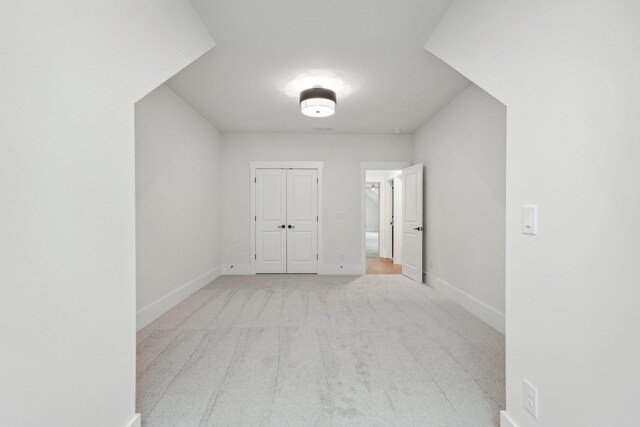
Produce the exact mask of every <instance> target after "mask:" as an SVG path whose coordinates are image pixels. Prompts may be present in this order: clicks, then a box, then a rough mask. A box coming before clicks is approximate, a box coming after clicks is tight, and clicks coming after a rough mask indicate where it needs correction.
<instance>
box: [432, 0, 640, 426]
mask: <svg viewBox="0 0 640 427" xmlns="http://www.w3.org/2000/svg"><path fill="white" fill-rule="evenodd" d="M639 20H640V3H638V2H637V1H623V0H607V1H604V0H603V1H551V0H547V1H537V2H515V1H513V2H512V1H504V0H487V1H484V2H477V1H475V0H465V1H459V0H454V2H453V3H452V6H451V7H450V9H449V11H448V12H447V14H446V15H445V17H444V19H443V21H442V22H441V24H440V26H439V27H438V29H437V30H436V32H435V33H434V35H433V37H432V38H431V40H430V41H429V43H428V44H427V48H428V50H430V51H431V52H432V53H434V54H435V55H437V56H439V57H440V58H441V59H443V60H444V61H445V62H447V63H449V64H450V65H451V66H453V67H454V68H456V69H458V70H459V71H460V72H461V73H463V74H464V75H466V76H467V77H468V78H470V79H471V80H472V81H474V82H476V83H477V84H479V85H480V86H481V87H483V88H484V89H486V90H488V91H489V92H490V93H491V94H492V95H494V96H496V97H498V99H500V100H501V101H502V102H504V103H505V105H506V106H507V111H508V114H507V240H506V241H507V262H506V283H507V299H506V314H507V337H506V343H507V412H508V416H510V417H511V418H512V420H513V421H514V423H516V424H518V425H520V426H521V427H526V426H535V425H540V426H542V425H544V426H551V427H553V426H567V425H571V426H578V425H579V426H585V427H589V426H604V425H608V426H631V425H637V423H638V410H637V406H638V405H637V404H638V400H639V399H640V367H639V365H638V360H640V328H638V325H640V310H638V301H640V286H638V284H639V283H640V263H639V262H638V258H639V256H640V228H639V227H638V226H637V222H638V217H639V216H640V191H639V188H640V172H639V168H638V159H640V144H639V143H638V135H640V120H638V111H640V85H638V75H639V74H640V55H638V52H640V26H639V25H638V22H639ZM524 204H535V205H538V207H539V224H538V225H539V234H538V236H535V237H532V236H525V235H522V234H521V215H522V210H521V208H522V205H524ZM523 378H527V379H528V380H529V381H531V383H532V384H533V385H534V386H536V387H537V388H538V393H539V419H538V420H537V421H535V420H534V419H533V418H532V417H531V416H530V415H529V414H528V413H526V412H525V411H524V409H523V405H522V380H523Z"/></svg>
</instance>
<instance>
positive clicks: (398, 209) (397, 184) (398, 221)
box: [393, 176, 403, 264]
mask: <svg viewBox="0 0 640 427" xmlns="http://www.w3.org/2000/svg"><path fill="white" fill-rule="evenodd" d="M393 199H394V203H393V263H394V264H402V207H403V206H402V176H396V177H395V178H393Z"/></svg>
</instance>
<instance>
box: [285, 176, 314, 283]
mask: <svg viewBox="0 0 640 427" xmlns="http://www.w3.org/2000/svg"><path fill="white" fill-rule="evenodd" d="M287 219H288V222H287V273H317V272H318V171H317V170H315V169H289V170H287Z"/></svg>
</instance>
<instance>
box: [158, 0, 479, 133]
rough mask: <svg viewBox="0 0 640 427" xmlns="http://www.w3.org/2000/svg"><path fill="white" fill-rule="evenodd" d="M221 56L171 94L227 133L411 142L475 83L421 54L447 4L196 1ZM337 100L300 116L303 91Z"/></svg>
mask: <svg viewBox="0 0 640 427" xmlns="http://www.w3.org/2000/svg"><path fill="white" fill-rule="evenodd" d="M192 3H193V4H194V6H195V8H196V10H197V12H198V14H199V15H200V18H201V19H202V21H203V22H204V24H205V26H206V27H207V29H208V30H209V32H210V33H211V35H212V36H213V39H214V40H216V44H217V46H216V48H215V49H213V50H211V51H210V52H209V53H207V54H206V55H204V56H203V57H201V58H200V59H198V60H197V61H196V62H194V63H193V64H191V65H190V66H189V67H187V68H186V69H185V70H183V71H181V72H180V73H179V74H177V75H176V76H174V77H173V78H171V79H170V80H169V81H168V83H167V84H168V85H169V87H170V88H171V89H173V90H174V91H175V92H176V93H178V94H179V95H180V96H181V97H182V98H183V99H185V100H186V101H187V102H188V103H189V104H190V105H192V106H193V107H194V108H195V109H196V110H197V111H198V112H199V113H200V114H202V115H203V116H204V117H206V118H207V119H208V120H209V121H211V123H213V124H214V125H215V126H216V127H217V128H218V129H219V130H221V131H223V132H318V131H324V132H326V131H330V132H336V133H393V132H394V131H395V132H398V129H399V132H401V133H412V132H413V131H415V130H416V129H417V128H418V127H420V126H421V125H422V124H423V123H424V122H425V121H426V120H427V119H428V118H429V117H431V116H432V115H433V114H435V113H436V112H437V111H439V110H440V109H441V108H442V107H443V106H445V105H446V104H447V103H448V102H449V101H450V100H451V99H453V98H454V97H455V96H457V95H458V94H459V93H460V92H461V91H462V90H464V89H465V88H466V87H467V86H468V85H469V81H468V80H466V79H465V78H464V77H463V76H462V75H460V74H458V73H457V72H456V71H454V70H453V69H452V68H450V67H449V66H448V65H446V64H445V63H443V62H442V61H440V60H439V59H437V58H436V57H435V56H433V55H431V54H429V53H428V52H425V50H424V49H423V46H424V43H425V41H426V40H427V39H428V38H429V35H430V34H431V32H432V31H433V30H434V29H435V26H436V25H437V23H438V22H439V20H440V18H441V17H442V16H443V14H444V12H445V11H446V9H447V7H448V5H449V3H450V1H448V0H433V1H426V0H394V1H388V0H349V1H344V0H325V1H321V2H319V1H310V0H270V1H256V0H234V1H226V0H193V1H192ZM315 84H320V85H323V86H325V87H329V88H330V89H333V90H335V91H336V92H337V93H338V106H337V110H336V114H335V115H334V116H332V117H329V118H309V117H305V116H303V115H302V114H301V113H300V110H299V106H298V99H297V97H298V94H299V92H300V90H302V89H306V88H308V87H311V86H313V85H315Z"/></svg>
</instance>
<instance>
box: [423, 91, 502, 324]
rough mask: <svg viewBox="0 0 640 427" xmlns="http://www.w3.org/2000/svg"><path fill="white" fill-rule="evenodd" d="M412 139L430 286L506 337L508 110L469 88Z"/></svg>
mask: <svg viewBox="0 0 640 427" xmlns="http://www.w3.org/2000/svg"><path fill="white" fill-rule="evenodd" d="M414 138H415V159H414V160H415V162H416V163H423V164H424V165H425V171H424V174H425V183H424V193H425V194H424V200H425V209H424V216H425V218H424V224H425V227H426V233H425V239H424V251H423V257H424V261H423V268H424V269H425V270H426V272H427V283H429V285H431V286H433V287H435V288H436V289H438V290H440V291H441V292H443V293H444V294H445V295H447V296H448V297H450V298H452V299H453V300H455V301H456V302H458V303H459V304H461V305H462V306H463V307H465V308H466V309H467V310H469V311H471V312H472V313H473V314H475V315H476V316H478V317H480V318H481V319H482V320H484V321H485V322H487V323H489V324H490V325H491V326H493V327H494V328H495V329H497V330H498V331H500V332H502V333H504V294H505V293H504V280H505V279H504V269H505V265H504V263H505V243H504V238H505V236H504V234H505V230H504V224H505V168H506V166H505V156H506V111H505V107H504V105H502V104H501V103H500V102H498V101H496V100H495V99H494V98H492V97H491V96H490V95H489V94H487V93H486V92H485V91H483V90H482V89H480V88H479V87H478V86H476V85H471V86H469V87H468V88H467V89H466V90H465V91H463V92H462V93H461V94H460V95H458V97H456V98H455V99H454V100H453V101H451V102H450V103H449V105H447V106H446V107H444V108H443V109H442V110H440V112H439V113H438V114H436V115H435V116H433V117H432V118H431V119H430V120H429V121H428V122H427V123H425V124H424V125H423V126H422V127H421V128H420V129H419V130H418V131H417V132H416V133H415V136H414Z"/></svg>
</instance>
